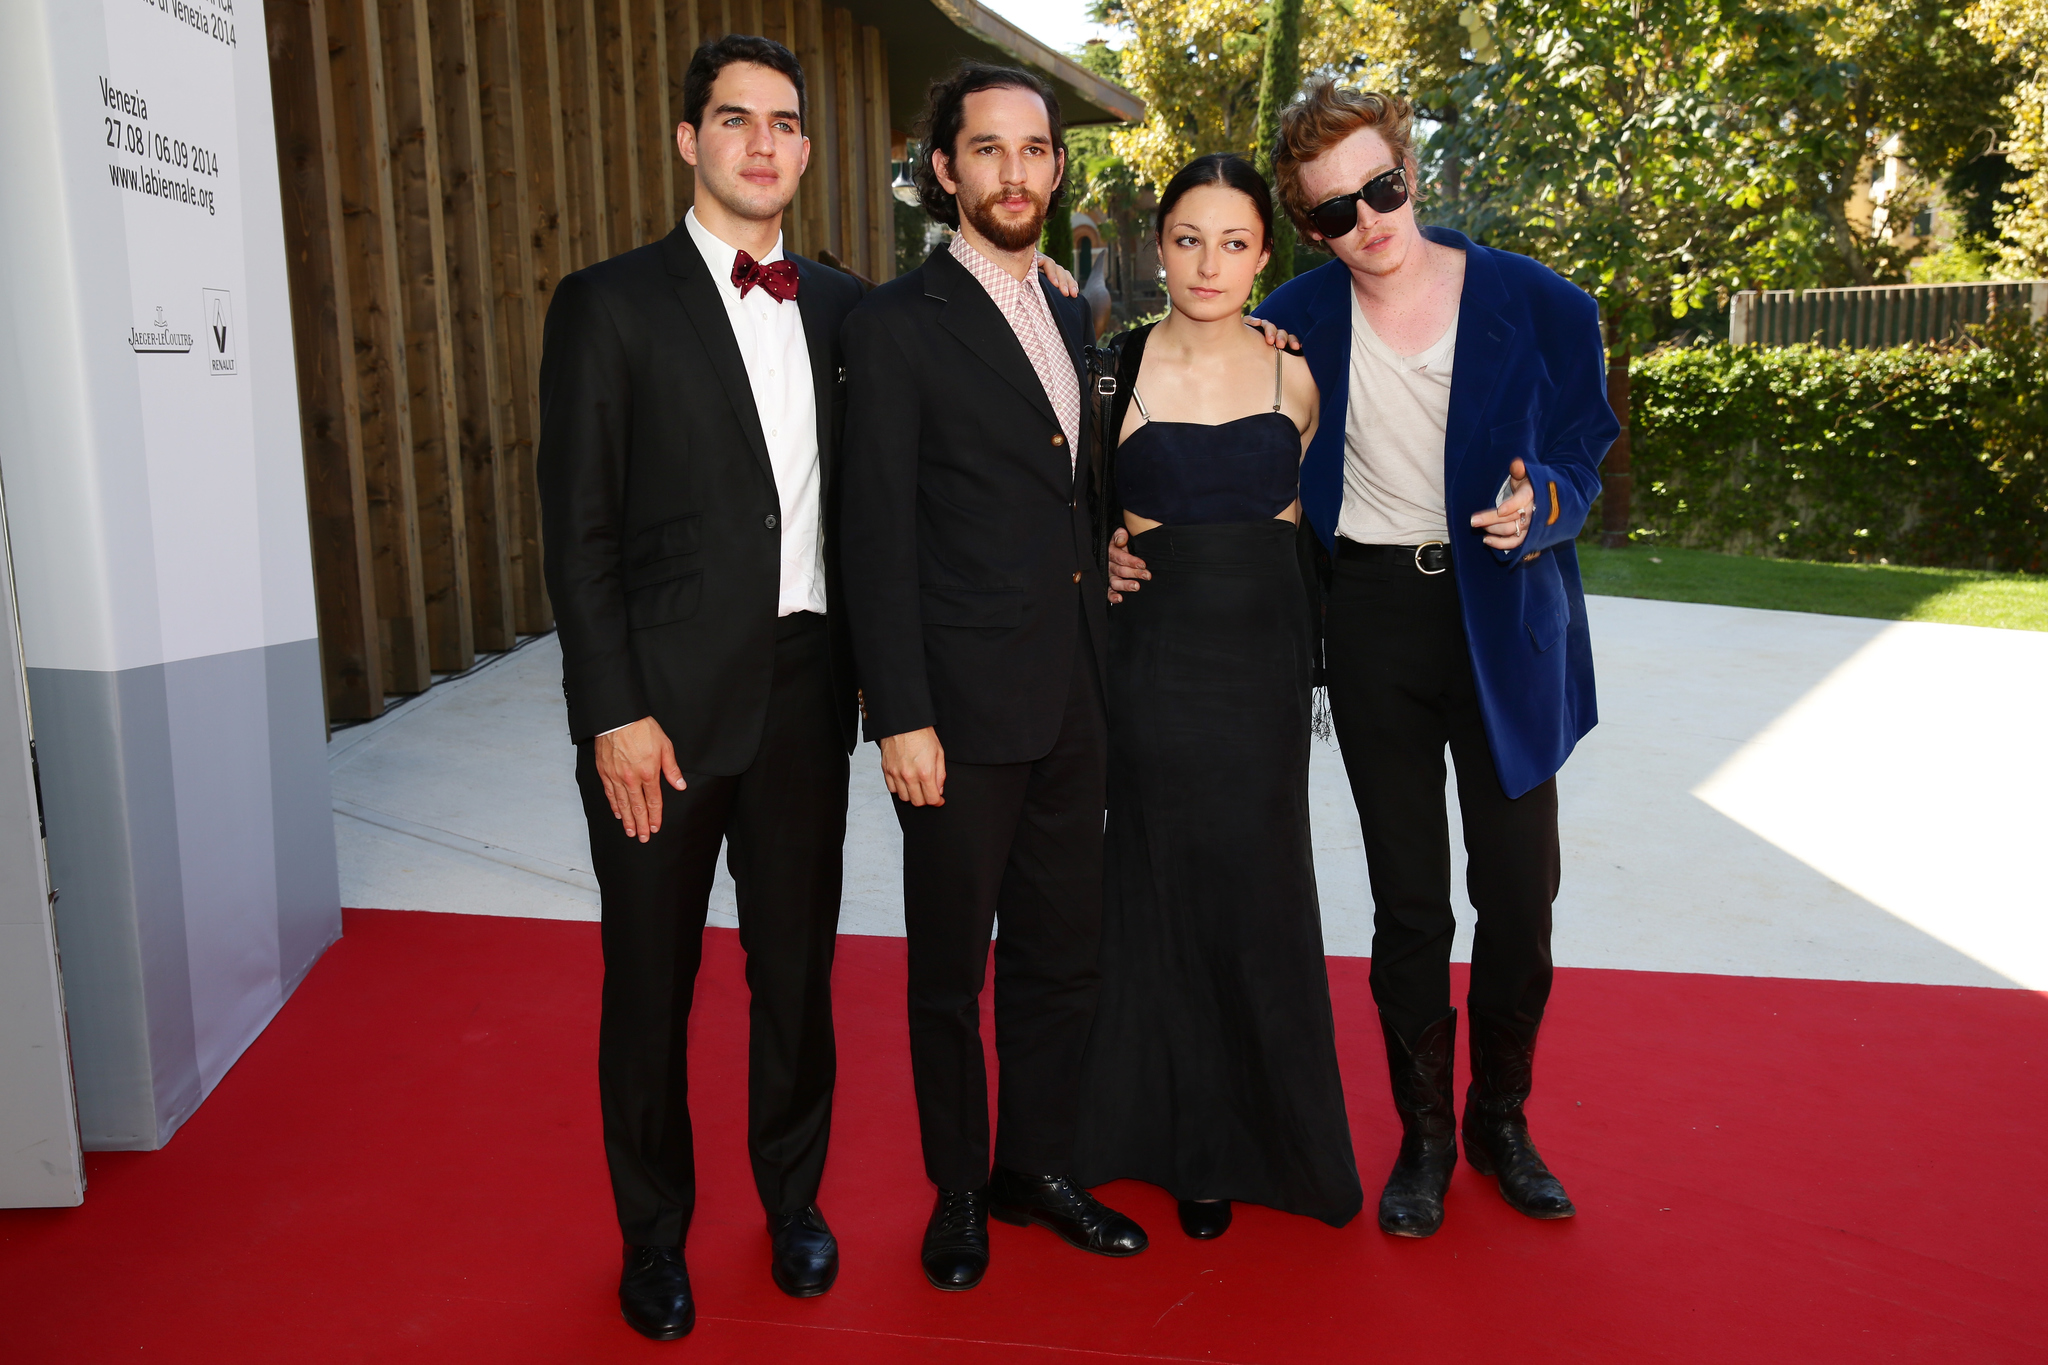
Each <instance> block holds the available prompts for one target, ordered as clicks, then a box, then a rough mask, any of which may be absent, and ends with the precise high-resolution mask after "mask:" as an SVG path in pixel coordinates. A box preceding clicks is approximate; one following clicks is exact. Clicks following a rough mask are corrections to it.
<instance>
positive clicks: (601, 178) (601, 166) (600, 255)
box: [572, 0, 618, 270]
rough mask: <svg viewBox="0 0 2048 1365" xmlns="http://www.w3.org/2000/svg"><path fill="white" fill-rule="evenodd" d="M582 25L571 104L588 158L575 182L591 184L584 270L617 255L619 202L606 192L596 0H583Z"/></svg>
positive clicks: (607, 129) (601, 46) (601, 55)
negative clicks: (577, 77) (578, 67)
mask: <svg viewBox="0 0 2048 1365" xmlns="http://www.w3.org/2000/svg"><path fill="white" fill-rule="evenodd" d="M579 27H580V29H581V43H580V46H579V48H578V51H579V53H580V54H581V56H582V58H583V61H582V67H583V70H582V77H583V79H582V81H581V82H580V84H581V86H582V88H581V90H579V91H577V94H576V98H575V101H574V103H573V104H572V107H577V106H579V105H580V107H581V109H582V112H583V136H582V137H581V138H580V139H578V143H579V145H578V147H577V153H576V154H577V155H578V156H579V157H582V158H584V159H585V165H584V169H583V173H582V174H581V175H579V176H577V177H576V183H577V188H578V189H579V190H580V189H582V188H583V187H584V186H586V185H587V186H588V187H589V197H588V199H587V200H586V201H585V203H586V207H585V209H584V218H585V220H586V221H587V222H588V224H589V226H590V237H589V239H588V242H587V243H586V249H587V253H588V254H586V255H584V256H583V257H582V258H581V259H580V260H578V261H577V262H576V268H577V269H579V270H581V269H582V268H583V267H584V266H586V265H594V264H596V263H597V262H598V261H602V260H604V259H606V258H607V257H610V256H613V255H615V254H617V252H618V246H617V245H616V240H617V239H616V237H615V236H614V230H615V229H616V227H617V221H616V220H617V218H618V205H616V204H614V203H613V202H612V197H611V195H610V194H608V193H607V192H606V191H607V189H608V183H607V181H608V176H607V171H608V169H609V162H608V158H607V157H606V156H605V150H606V142H607V134H608V133H609V132H610V127H609V124H608V122H607V120H606V118H605V107H604V106H605V98H604V70H603V61H604V30H603V28H602V27H600V25H599V20H598V12H597V0H583V6H582V22H581V24H580V25H579Z"/></svg>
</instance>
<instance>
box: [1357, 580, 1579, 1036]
mask: <svg viewBox="0 0 2048 1365" xmlns="http://www.w3.org/2000/svg"><path fill="white" fill-rule="evenodd" d="M1324 651H1325V659H1326V662H1327V665H1328V678H1329V685H1330V712H1331V718H1332V719H1333V720H1334V721H1335V722H1336V728H1337V742H1338V744H1339V745H1341V746H1342V748H1343V751H1344V770H1345V773H1346V775H1347V776H1348V777H1349V778H1350V780H1351V795H1352V798H1353V800H1355V801H1356V803H1357V805H1358V821H1359V826H1360V829H1361V831H1362V833H1363V834H1364V838H1365V858H1366V870H1367V874H1368V875H1369V877H1370V878H1371V882H1372V899H1373V934H1372V993H1373V999H1374V1000H1375V1001H1376V1002H1377V1003H1378V1004H1379V1007H1380V1009H1381V1010H1382V1011H1383V1012H1384V1013H1385V1015H1386V1016H1387V1018H1388V1019H1389V1020H1390V1021H1391V1022H1392V1023H1393V1025H1394V1027H1395V1028H1396V1029H1397V1030H1399V1031H1400V1033H1401V1034H1402V1036H1403V1037H1406V1038H1409V1039H1411V1040H1412V1039H1414V1038H1415V1037H1416V1035H1417V1034H1419V1033H1420V1032H1421V1031H1422V1030H1423V1029H1424V1028H1427V1027H1428V1026H1429V1025H1430V1024H1431V1023H1433V1022H1435V1021H1436V1020H1438V1019H1441V1018H1442V1017H1443V1016H1444V1015H1445V1014H1446V1013H1447V1012H1449V1010H1450V1008H1451V982H1450V961H1451V940H1452V938H1453V936H1454V935H1455V933H1456V930H1457V924H1456V921H1455V919H1454V918H1453V916H1452V914H1451V841H1450V824H1449V817H1448V813H1447V811H1446V808H1445V804H1444V800H1443V792H1444V748H1445V746H1446V745H1448V746H1449V747H1450V751H1451V760H1452V762H1453V763H1454V764H1456V766H1457V772H1458V812H1459V816H1460V818H1461V819H1462V820H1463V822H1464V826H1465V855H1466V879H1465V885H1466V892H1467V894H1468V895H1470V897H1471V899H1472V908H1473V909H1474V910H1475V911H1477V912H1478V924H1477V928H1476V931H1475V933H1474V936H1473V942H1472V977H1471V984H1470V988H1469V991H1468V994H1467V997H1466V1007H1467V1010H1468V1012H1469V1013H1472V1014H1476V1015H1480V1016H1483V1017H1485V1018H1487V1019H1490V1020H1492V1021H1494V1022H1496V1023H1499V1024H1503V1025H1506V1026H1508V1027H1511V1028H1513V1029H1515V1030H1516V1031H1517V1032H1519V1033H1522V1034H1524V1035H1525V1036H1533V1034H1534V1032H1535V1029H1536V1026H1537V1025H1538V1024H1539V1023H1540V1022H1541V1021H1542V1018H1543V1007H1544V1004H1545V1003H1546V1002H1547V1001H1548V1000H1549V998H1550V979H1551V966H1550V907H1551V902H1553V901H1554V900H1556V899H1557V886H1558V861H1559V859H1558V845H1557V779H1556V778H1555V777H1553V778H1551V779H1550V780H1549V781H1547V782H1545V783H1544V784H1543V785H1542V786H1540V787H1537V788H1536V789H1534V790H1533V791H1530V792H1528V793H1526V794H1525V795H1523V796H1520V797H1518V798H1516V799H1514V800H1509V799H1508V797H1507V795H1506V793H1505V792H1504V791H1503V790H1502V788H1501V785H1500V778H1499V776H1498V775H1497V774H1496V772H1495V769H1494V764H1493V753H1492V750H1491V749H1490V748H1489V747H1488V745H1487V742H1486V730H1485V727H1484V724H1483V722H1482V721H1481V719H1480V712H1479V694H1478V691H1477V688H1476V686H1475V684H1474V682H1473V678H1472V656H1471V651H1470V649H1469V647H1468V645H1467V643H1466V640H1465V625H1464V620H1463V618H1462V617H1461V616H1460V614H1459V606H1458V587H1457V583H1456V578H1455V575H1454V574H1451V573H1442V574H1434V575H1429V574H1423V573H1421V572H1419V571H1418V570H1417V569H1416V568H1415V567H1414V565H1413V563H1412V562H1410V561H1407V560H1406V559H1397V560H1370V561H1367V560H1359V559H1353V558H1347V557H1346V556H1345V555H1344V554H1343V553H1342V546H1341V545H1340V546H1339V554H1338V558H1337V564H1336V578H1335V582H1334V583H1333V584H1332V587H1331V593H1330V603H1329V614H1328V616H1327V618H1326V623H1325V636H1324Z"/></svg>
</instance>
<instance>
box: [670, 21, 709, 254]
mask: <svg viewBox="0 0 2048 1365" xmlns="http://www.w3.org/2000/svg"><path fill="white" fill-rule="evenodd" d="M662 5H663V8H664V10H665V11H666V13H667V16H668V44H669V55H668V133H667V138H668V142H667V145H666V146H665V148H664V149H663V150H664V154H665V155H666V156H667V157H668V159H669V165H671V166H672V167H674V168H675V181H674V184H673V187H672V189H673V195H674V197H673V198H672V199H671V200H670V201H669V215H668V219H669V223H670V225H671V226H673V225H674V224H676V223H679V222H681V221H682V217H683V214H684V212H685V211H686V210H688V208H689V207H690V205H691V203H693V202H694V201H695V199H696V195H697V180H696V175H695V173H694V172H692V171H691V169H690V167H689V164H688V163H687V162H685V161H684V160H683V158H682V155H681V154H680V153H679V152H677V150H676V125H677V124H678V123H681V122H682V120H683V78H684V77H685V76H687V75H689V74H690V59H691V58H692V57H694V56H696V54H697V45H698V44H699V43H701V42H703V37H702V34H701V31H700V29H699V27H698V24H699V21H698V18H697V0H662Z"/></svg>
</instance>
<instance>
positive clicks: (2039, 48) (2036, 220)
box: [1967, 0, 2048, 277]
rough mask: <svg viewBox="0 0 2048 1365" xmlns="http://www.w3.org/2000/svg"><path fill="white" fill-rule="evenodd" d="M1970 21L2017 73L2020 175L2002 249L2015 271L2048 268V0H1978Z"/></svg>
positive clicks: (2001, 223)
mask: <svg viewBox="0 0 2048 1365" xmlns="http://www.w3.org/2000/svg"><path fill="white" fill-rule="evenodd" d="M1967 23H1968V25H1969V28H1970V31H1971V32H1972V33H1973V34H1975V35H1976V36H1977V37H1978V38H1980V39H1981V40H1982V41H1984V42H1985V43H1988V44H1990V45H1991V47H1992V48H1993V49H1994V50H1995V51H1996V52H1997V53H1998V55H1999V57H2000V59H2001V60H2003V61H2005V62H2007V63H2009V64H2010V65H2011V67H2012V70H2013V75H2014V80H2013V83H2012V87H2011V89H2010V90H2009V91H2007V92H2006V94H2005V97H2004V104H2005V108H2006V111H2007V113H2008V115H2009V117H2010V119H2011V127H2012V133H2011V141H2010V144H2009V149H2008V151H2007V156H2008V157H2009V159H2010V160H2011V162H2012V165H2013V168H2014V169H2015V170H2017V171H2018V172H2019V173H2020V176H2021V179H2020V182H2019V184H2018V185H2017V186H2016V187H2015V188H2016V189H2017V190H2018V194H2016V195H2015V196H2014V198H2013V201H2012V202H2011V203H2009V204H2007V205H2005V206H2003V208H2002V209H2001V210H2000V212H1999V213H1998V217H1997V223H1998V230H1999V241H1998V254H1999V257H2000V260H2001V262H2002V264H2003V265H2004V266H2005V268H2006V269H2007V270H2009V271H2010V272H2012V273H2013V274H2016V275H2019V276H2022V277H2026V276H2040V275H2043V274H2048V0H1979V3H1978V4H1976V5H1974V6H1972V7H1971V9H1970V11H1969V14H1968V18H1967Z"/></svg>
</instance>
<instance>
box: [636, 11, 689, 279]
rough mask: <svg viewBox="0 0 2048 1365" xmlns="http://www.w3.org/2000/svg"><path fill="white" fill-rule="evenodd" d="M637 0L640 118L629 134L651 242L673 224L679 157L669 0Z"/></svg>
mask: <svg viewBox="0 0 2048 1365" xmlns="http://www.w3.org/2000/svg"><path fill="white" fill-rule="evenodd" d="M641 4H642V6H643V7H644V8H645V10H646V14H645V17H644V18H643V20H642V22H641V24H640V26H639V27H640V31H639V32H638V33H637V34H636V35H635V39H634V46H633V54H634V55H633V60H634V64H635V67H636V68H637V88H638V90H639V97H640V120H639V122H638V123H636V124H635V125H634V131H633V136H634V138H635V139H636V140H637V141H638V143H639V146H638V148H637V149H636V150H637V151H638V152H639V154H640V159H641V163H642V164H643V165H644V166H645V167H646V171H645V175H646V177H647V200H646V216H645V218H644V220H643V222H644V226H643V227H642V229H641V237H640V240H642V241H643V242H652V241H656V240H658V239H660V238H662V237H666V236H667V235H668V230H669V229H670V228H672V227H674V226H675V224H676V214H675V212H674V210H675V202H676V166H677V165H678V164H679V163H680V161H681V158H680V157H678V156H677V155H676V122H675V120H674V119H673V118H671V117H669V112H668V111H669V92H668V64H669V60H670V56H669V50H668V0H641Z"/></svg>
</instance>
